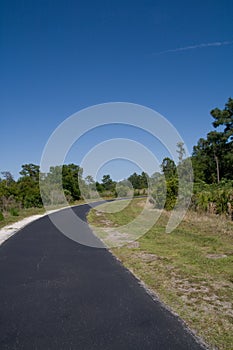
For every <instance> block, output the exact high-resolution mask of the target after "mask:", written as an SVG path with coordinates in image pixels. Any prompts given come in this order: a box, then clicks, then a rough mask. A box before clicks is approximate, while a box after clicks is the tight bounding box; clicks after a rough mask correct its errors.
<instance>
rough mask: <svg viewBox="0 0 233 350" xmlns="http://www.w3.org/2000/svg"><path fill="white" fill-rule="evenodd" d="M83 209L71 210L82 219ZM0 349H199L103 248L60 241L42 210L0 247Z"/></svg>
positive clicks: (88, 232)
mask: <svg viewBox="0 0 233 350" xmlns="http://www.w3.org/2000/svg"><path fill="white" fill-rule="evenodd" d="M98 204H99V203H96V204H95V205H98ZM89 209H90V207H89V206H88V205H87V204H86V205H81V206H77V207H74V208H73V209H72V210H74V212H75V213H76V214H77V215H78V216H79V217H80V218H82V219H83V220H86V214H87V213H88V211H89ZM52 215H59V219H60V220H62V222H63V223H66V224H67V227H68V226H69V230H70V229H72V230H74V232H76V233H78V235H80V237H81V236H85V237H86V236H87V235H89V237H92V238H93V240H94V241H95V240H96V238H95V237H94V236H93V234H92V232H91V230H90V229H89V228H87V225H86V226H85V229H84V227H83V226H82V225H81V226H80V227H79V226H77V224H74V223H72V222H70V221H69V214H68V210H67V209H64V210H61V211H59V212H57V213H54V214H52ZM72 225H73V227H72ZM85 237H84V239H85ZM0 349H1V350H3V349H10V350H12V349H17V350H18V349H19V350H20V349H22V350H27V349H28V350H34V349H35V350H40V349H41V350H48V349H52V350H53V349H54V350H59V349H61V350H63V349H64V350H66V349H67V350H94V349H96V350H97V349H98V350H124V349H125V350H131V349H132V350H137V349H138V350H149V349H150V350H154V349H157V350H169V349H171V350H176V349H177V350H188V349H190V350H191V349H192V350H201V349H203V347H202V345H200V344H199V343H198V342H197V341H196V339H194V337H193V336H192V335H191V334H190V333H189V332H188V331H187V330H186V329H185V328H184V327H183V325H182V323H181V322H180V321H179V319H178V318H177V317H175V316H174V315H172V314H171V313H170V312H169V311H167V310H166V309H165V308H164V307H163V306H162V305H161V304H160V303H159V302H158V301H154V300H153V299H152V298H151V297H150V296H149V295H148V294H147V293H146V291H145V290H144V288H143V287H141V286H140V285H139V283H138V281H137V280H136V278H135V277H134V276H133V275H132V274H131V273H130V272H129V271H128V270H127V269H125V268H124V267H123V266H122V265H121V263H120V262H118V261H117V260H116V259H115V258H114V257H113V256H112V255H111V253H109V252H108V250H107V249H101V248H98V249H97V248H90V247H87V246H84V245H81V244H78V243H76V242H74V241H72V240H70V239H68V238H67V237H66V236H64V235H63V234H61V233H60V232H59V230H58V229H57V228H56V227H55V226H54V225H53V224H52V222H51V221H50V219H49V217H48V216H45V217H43V218H41V219H39V220H37V221H35V222H33V223H31V224H29V225H27V226H26V227H24V228H23V229H22V230H20V231H19V232H17V233H16V234H15V235H14V236H12V237H11V238H10V239H8V240H7V241H6V242H4V243H3V244H2V246H0Z"/></svg>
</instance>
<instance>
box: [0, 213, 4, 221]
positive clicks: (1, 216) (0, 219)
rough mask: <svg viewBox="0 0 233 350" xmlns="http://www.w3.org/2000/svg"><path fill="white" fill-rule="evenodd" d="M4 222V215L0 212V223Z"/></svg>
mask: <svg viewBox="0 0 233 350" xmlns="http://www.w3.org/2000/svg"><path fill="white" fill-rule="evenodd" d="M3 220H4V215H3V213H2V212H1V211H0V221H3Z"/></svg>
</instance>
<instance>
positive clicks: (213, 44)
mask: <svg viewBox="0 0 233 350" xmlns="http://www.w3.org/2000/svg"><path fill="white" fill-rule="evenodd" d="M231 44H233V41H215V42H213V43H204V44H198V45H191V46H185V47H178V48H176V49H170V50H165V51H161V52H158V53H155V55H162V54H164V53H169V52H179V51H186V50H195V49H202V48H203V47H210V46H223V45H231Z"/></svg>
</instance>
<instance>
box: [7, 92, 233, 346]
mask: <svg viewBox="0 0 233 350" xmlns="http://www.w3.org/2000/svg"><path fill="white" fill-rule="evenodd" d="M210 113H211V116H212V117H213V123H212V126H213V130H211V131H210V132H209V133H208V134H207V135H206V138H201V139H200V140H199V141H198V143H197V145H196V146H194V148H193V154H192V156H191V157H186V154H185V148H184V144H183V143H181V142H180V143H178V144H177V154H178V161H177V162H176V163H175V162H174V160H173V159H170V158H169V157H165V158H164V159H163V161H162V163H161V171H160V172H156V173H154V174H153V175H151V176H149V175H148V174H146V173H145V172H142V173H141V174H136V173H134V174H132V175H130V176H129V178H128V179H125V180H123V181H120V182H118V183H117V182H115V181H113V180H112V179H111V176H110V175H109V174H106V175H104V176H103V178H102V180H101V182H97V181H95V180H94V179H93V178H92V176H86V177H85V178H84V177H83V169H82V168H80V167H79V166H78V165H76V164H65V165H63V166H61V165H57V166H52V167H50V169H49V171H48V172H47V173H42V172H40V168H39V166H38V165H35V164H24V165H22V169H21V171H20V177H19V178H18V179H17V180H15V179H14V178H13V176H12V174H11V173H10V172H9V171H1V178H0V227H3V226H5V225H7V224H10V223H12V222H15V221H18V220H20V219H22V218H24V217H26V216H30V215H34V214H40V213H43V212H44V208H43V206H44V205H46V207H49V208H50V209H54V208H59V207H64V206H65V205H67V203H69V204H79V203H83V201H93V200H99V196H100V197H101V198H116V197H121V198H122V197H135V198H134V199H133V200H128V202H127V201H116V202H114V203H107V204H105V205H104V206H102V207H98V211H95V210H92V211H91V212H90V214H89V222H90V223H91V225H93V226H94V230H95V232H96V234H97V235H98V236H99V237H100V238H101V239H102V240H103V241H104V242H105V243H106V244H107V245H108V246H110V247H112V246H114V245H115V246H118V247H119V248H112V251H113V253H114V254H115V255H116V256H118V257H119V258H120V259H121V261H122V262H123V263H124V264H125V265H126V266H127V267H128V268H130V269H132V270H133V272H134V273H135V274H136V275H137V276H138V277H139V278H140V279H141V280H143V281H144V282H145V283H146V284H147V286H148V287H149V288H151V289H152V290H153V291H154V293H155V294H157V295H158V296H159V298H160V299H161V300H162V301H164V302H165V303H166V304H167V305H169V306H170V307H171V308H172V309H173V310H174V311H175V312H177V313H178V314H179V315H180V316H181V317H182V318H183V319H184V320H185V321H186V322H187V323H188V325H189V326H190V327H191V328H192V329H194V330H196V331H197V333H198V334H199V335H200V336H202V337H203V338H204V339H205V340H206V341H207V342H208V343H209V344H211V345H212V346H217V347H218V348H219V349H231V348H232V344H233V338H232V334H233V327H232V325H233V311H232V297H233V295H232V290H233V289H232V287H233V275H232V271H233V266H232V263H233V248H232V247H233V246H232V243H233V242H232V240H233V226H232V225H233V99H232V98H229V100H228V101H227V103H226V104H225V107H224V109H222V110H221V109H218V108H215V109H214V110H212V111H211V112H210ZM60 180H61V181H60ZM63 190H64V195H65V197H64V195H63ZM142 195H147V197H148V198H147V202H146V210H145V211H143V207H144V204H145V201H146V199H143V198H137V197H138V196H142ZM42 198H43V201H42ZM190 198H191V200H189V199H190ZM177 203H179V204H181V205H184V206H186V207H189V211H188V213H187V215H186V217H185V218H184V220H183V222H182V223H181V224H180V225H179V227H178V228H177V229H176V230H174V231H173V232H172V233H171V234H166V233H165V227H166V223H167V220H168V217H169V215H170V214H169V212H170V211H171V210H173V209H174V208H176V205H177ZM100 208H102V209H103V211H100ZM142 212H144V214H143V215H144V216H142V220H141V221H139V222H137V224H136V225H134V226H133V225H130V222H131V221H132V220H133V219H134V218H136V217H140V213H142ZM160 214H161V216H160V218H159V220H158V221H157V223H156V224H155V225H152V226H153V227H152V228H151V227H150V228H149V229H148V230H147V233H146V234H145V235H143V236H142V237H140V232H142V230H143V229H145V226H146V225H147V224H150V222H151V220H152V221H153V218H154V217H156V216H159V215H160ZM122 226H124V230H125V231H122V230H121V227H122ZM139 237H140V238H139ZM129 241H132V243H131V244H128V243H127V242H129Z"/></svg>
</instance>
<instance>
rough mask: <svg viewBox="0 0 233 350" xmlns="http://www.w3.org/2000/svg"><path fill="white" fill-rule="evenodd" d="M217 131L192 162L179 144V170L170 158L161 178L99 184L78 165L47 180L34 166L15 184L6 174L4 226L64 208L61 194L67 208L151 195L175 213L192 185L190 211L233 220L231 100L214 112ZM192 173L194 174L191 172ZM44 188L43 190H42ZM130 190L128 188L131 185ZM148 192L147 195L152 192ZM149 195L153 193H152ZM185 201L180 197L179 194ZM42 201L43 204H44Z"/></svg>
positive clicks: (0, 182) (1, 206)
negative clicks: (29, 211) (21, 215)
mask: <svg viewBox="0 0 233 350" xmlns="http://www.w3.org/2000/svg"><path fill="white" fill-rule="evenodd" d="M210 114H211V116H212V118H213V123H212V126H213V130H212V131H210V132H209V133H208V134H207V135H206V138H200V139H199V141H198V143H197V145H195V146H194V147H193V153H192V156H191V157H189V158H187V157H186V154H185V149H184V145H183V144H182V143H181V142H180V143H178V144H177V153H178V159H179V161H178V164H175V162H174V161H173V160H172V159H170V158H169V157H166V158H164V159H163V161H162V164H161V172H156V173H154V174H153V175H152V176H149V175H148V174H146V173H145V172H142V173H141V174H137V173H133V174H132V175H130V176H129V177H128V179H125V180H123V181H120V182H118V183H117V182H115V181H113V180H112V179H111V176H110V175H109V174H106V175H104V176H103V178H102V180H101V182H97V181H94V179H93V178H92V176H86V177H85V178H83V169H82V168H81V167H79V166H78V165H76V164H65V165H63V166H53V167H50V169H49V172H48V173H46V174H43V173H41V172H40V167H39V166H38V165H36V164H24V165H22V169H21V171H20V177H19V179H18V180H17V181H15V180H14V178H13V176H12V174H11V173H10V172H9V171H2V172H1V177H0V220H4V217H5V216H6V215H9V214H10V215H17V213H18V211H19V210H20V209H21V208H31V207H42V206H43V203H46V204H47V205H57V204H61V203H63V197H62V195H61V193H63V190H64V194H65V198H66V200H67V201H68V202H69V203H72V202H75V201H77V200H79V199H81V197H82V196H84V197H85V198H92V197H95V194H96V193H99V194H101V196H105V197H110V196H111V197H112V196H113V197H116V196H120V197H125V196H128V195H129V194H130V193H131V194H132V193H133V195H140V194H149V195H150V196H151V201H152V202H153V203H154V206H155V207H157V208H162V207H163V206H164V207H165V209H167V210H171V209H173V208H174V205H175V203H176V201H177V197H178V192H179V191H180V188H181V189H182V190H181V192H182V191H183V194H184V198H185V193H186V194H187V192H188V191H190V186H188V185H187V184H189V183H191V182H192V180H194V188H193V195H192V201H191V208H193V209H194V210H201V211H205V212H210V213H217V214H218V213H219V214H220V213H225V214H227V215H229V216H230V217H232V216H233V214H232V212H233V210H232V207H233V99H232V98H229V99H228V101H227V103H226V104H225V107H224V109H222V110H221V109H219V108H215V109H213V110H212V111H211V112H210ZM192 171H193V172H192ZM40 184H42V186H41V188H40ZM129 184H130V185H129ZM148 189H149V190H148ZM148 191H149V192H148ZM181 195H182V193H181ZM41 197H43V202H42V198H41Z"/></svg>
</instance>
